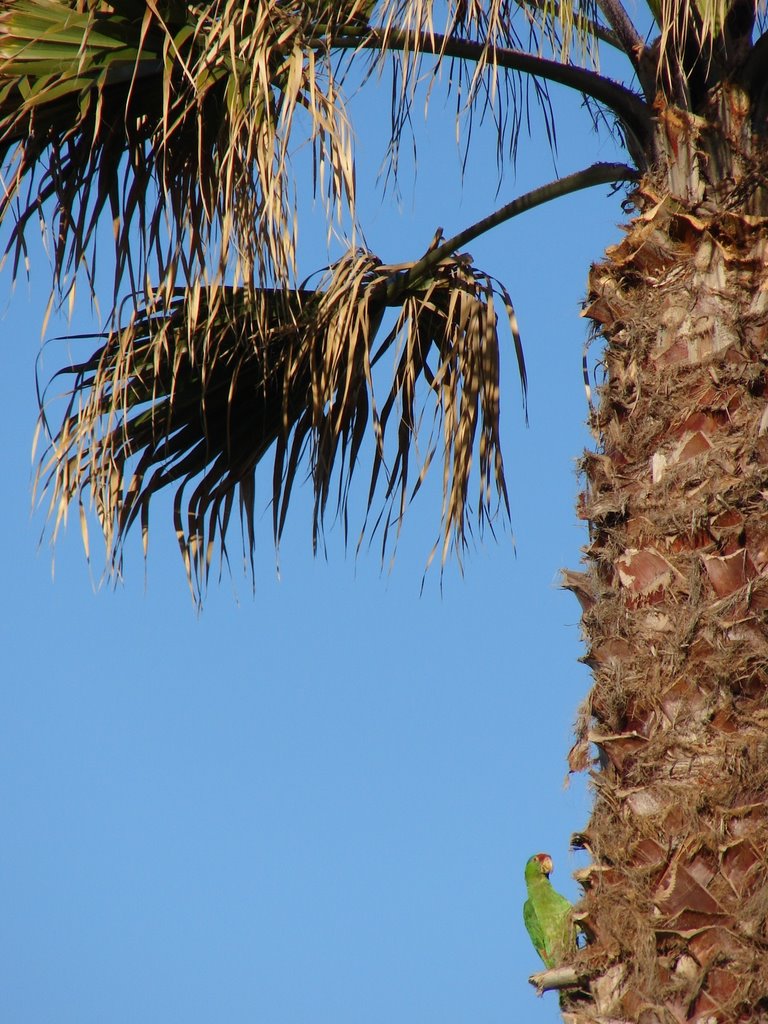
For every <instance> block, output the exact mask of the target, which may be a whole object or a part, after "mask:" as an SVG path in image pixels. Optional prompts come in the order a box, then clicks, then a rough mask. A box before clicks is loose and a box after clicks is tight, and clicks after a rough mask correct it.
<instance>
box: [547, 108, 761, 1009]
mask: <svg viewBox="0 0 768 1024" xmlns="http://www.w3.org/2000/svg"><path fill="white" fill-rule="evenodd" d="M711 109H712V111H713V115H714V116H713V117H712V118H711V120H709V122H708V121H707V119H704V118H702V119H699V118H693V117H689V116H688V115H686V114H684V113H683V112H681V111H677V110H670V109H666V110H662V111H660V112H659V122H658V123H659V128H658V138H657V145H658V160H657V166H658V167H661V168H663V171H661V172H659V173H658V175H657V176H656V177H648V178H647V179H646V180H645V181H644V182H643V184H642V186H641V187H640V188H639V190H638V192H637V193H636V195H635V196H634V203H635V208H636V210H637V211H639V215H638V216H637V217H636V219H635V220H634V221H633V222H632V224H631V225H630V226H629V228H628V229H627V232H626V237H625V238H624V240H623V241H622V242H621V244H619V245H617V246H615V247H614V248H612V249H610V250H608V252H607V254H606V259H605V261H604V262H603V263H601V264H600V265H598V266H595V267H593V268H592V271H591V274H590V280H589V288H590V303H589V307H588V309H587V310H586V314H585V315H586V316H588V317H590V318H591V319H592V320H593V321H594V323H595V324H596V326H597V329H598V330H599V333H600V334H601V335H602V336H603V338H604V339H605V355H604V367H605V381H604V385H603V387H602V388H601V394H600V405H599V409H598V410H597V411H596V413H595V416H594V427H595V430H596V432H597V435H598V437H599V439H600V443H599V446H598V450H597V451H596V452H593V453H588V454H586V456H585V458H584V463H583V468H584V475H585V478H586V489H585V491H584V493H583V494H582V496H581V499H580V515H581V516H582V517H583V518H584V519H585V520H587V522H588V523H589V527H590V543H589V546H588V547H587V549H586V557H585V562H586V565H587V571H586V572H584V573H566V578H565V585H566V586H568V587H570V588H571V589H572V590H574V592H575V593H576V594H577V596H578V597H579V599H580V601H581V603H582V607H583V609H584V615H583V620H582V622H583V630H584V634H585V640H586V643H587V654H586V657H585V660H586V661H587V663H588V664H589V665H590V666H591V667H592V669H593V671H594V688H593V690H592V692H591V694H590V696H589V698H588V700H587V703H586V705H585V707H584V708H583V709H582V714H581V717H580V720H579V723H578V726H577V744H576V746H575V747H574V749H573V751H572V752H571V767H572V768H573V769H581V768H584V767H586V766H587V763H588V760H589V757H590V751H592V752H594V751H595V750H596V751H597V753H598V762H597V763H596V764H593V765H592V768H593V770H592V779H593V784H594V790H595V794H596V799H595V805H594V812H593V814H592V817H591V819H590V821H589V823H588V825H587V826H586V828H585V829H584V831H583V833H582V834H581V835H579V836H576V837H575V842H576V845H581V846H583V847H585V848H587V849H588V850H589V851H590V852H591V854H592V856H593V864H592V865H591V866H590V867H589V868H587V869H585V870H583V871H580V872H578V873H577V877H578V878H579V880H580V882H581V883H582V885H583V887H584V891H585V894H584V898H583V900H582V902H581V903H580V904H579V906H578V908H577V918H578V919H580V922H581V925H582V928H583V930H584V932H585V933H586V935H587V937H588V942H587V945H586V946H585V947H584V948H583V949H582V950H581V951H580V952H579V954H578V956H577V958H576V961H575V963H574V965H573V966H574V967H575V968H576V972H577V973H578V974H579V975H580V979H581V980H580V983H579V985H577V986H574V987H572V988H570V989H569V990H568V991H567V993H566V994H564V995H563V997H562V1006H563V1013H564V1018H565V1020H566V1021H568V1022H572V1024H576V1022H579V1024H583V1022H586V1021H591V1022H598V1021H599V1022H606V1024H607V1022H611V1024H618V1022H625V1021H626V1022H629V1021H631V1022H638V1024H640V1022H642V1024H654V1022H659V1024H662V1022H663V1024H674V1022H683V1021H685V1022H689V1021H690V1022H700V1024H703V1022H708V1024H709V1022H712V1024H715V1022H730V1021H750V1022H758V1021H768V921H767V915H768V686H767V685H766V683H768V517H767V516H766V500H767V499H768V368H767V361H768V217H766V216H765V214H766V213H768V208H766V202H765V194H766V193H765V191H764V186H765V184H766V181H767V180H768V179H767V178H766V175H765V171H766V168H765V165H763V166H760V165H759V163H758V161H757V160H756V159H753V157H752V151H753V150H754V152H757V150H758V146H757V145H753V143H754V142H755V141H756V140H754V139H752V137H751V132H750V130H749V125H748V121H747V118H748V108H747V107H745V105H744V103H743V102H742V98H741V97H740V96H738V95H737V94H734V93H732V94H725V93H721V94H720V95H718V96H717V97H714V98H713V100H712V103H711ZM716 119H717V120H719V124H720V127H717V128H712V127H711V126H712V125H713V124H715V123H716ZM763 143H764V140H763ZM762 148H763V149H764V148H765V146H764V145H763V146H762Z"/></svg>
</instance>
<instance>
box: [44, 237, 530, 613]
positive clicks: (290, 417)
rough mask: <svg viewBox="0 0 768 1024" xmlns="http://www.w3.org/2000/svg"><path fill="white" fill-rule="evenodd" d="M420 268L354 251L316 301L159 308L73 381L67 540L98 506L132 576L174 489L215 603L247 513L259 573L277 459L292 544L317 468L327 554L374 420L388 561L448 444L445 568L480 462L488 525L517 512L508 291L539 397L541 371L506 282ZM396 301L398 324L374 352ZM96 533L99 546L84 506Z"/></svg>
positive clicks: (209, 299)
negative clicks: (136, 538) (134, 533)
mask: <svg viewBox="0 0 768 1024" xmlns="http://www.w3.org/2000/svg"><path fill="white" fill-rule="evenodd" d="M415 266H416V264H403V265H399V266H396V267H395V266H386V265H383V264H381V263H380V262H379V260H378V259H377V258H376V257H375V256H373V255H372V254H370V253H368V252H361V251H354V252H350V253H349V254H348V255H347V256H346V257H345V258H343V259H342V260H340V261H339V262H338V263H337V264H336V265H334V266H333V267H332V268H330V270H329V271H328V273H327V275H326V277H325V279H324V280H322V281H321V282H320V285H319V286H318V287H317V288H315V289H313V290H309V289H300V290H294V291H276V290H269V289H261V290H256V291H254V292H248V291H246V290H244V289H233V288H221V287H217V288H209V289H200V290H199V291H198V292H197V293H196V294H195V296H194V301H192V297H191V296H190V294H189V293H180V294H179V295H178V296H177V297H176V299H175V300H174V301H172V302H170V303H169V304H168V306H167V308H165V309H162V310H161V309H160V308H159V307H158V306H157V304H156V303H153V304H152V306H151V307H150V309H149V311H145V312H144V313H139V314H135V313H134V315H133V316H132V318H131V319H130V322H129V323H127V324H126V325H125V326H124V327H123V328H122V329H120V330H115V331H113V332H112V333H111V334H110V335H109V336H107V337H106V340H105V341H104V343H103V344H102V345H101V346H100V347H99V348H98V349H97V351H96V352H94V353H93V355H92V356H91V357H90V358H89V359H86V360H85V361H84V362H82V363H81V364H79V365H76V366H72V367H68V368H66V369H65V370H63V371H61V372H62V373H64V374H67V375H71V376H72V377H73V378H74V380H73V385H72V390H71V394H70V399H69V404H68V408H67V411H66V414H65V415H64V418H63V422H62V424H61V426H60V428H59V429H58V430H57V431H56V432H55V433H53V435H52V436H51V444H50V448H49V450H48V451H47V452H46V454H45V455H44V457H43V460H42V462H41V467H40V481H41V485H42V487H43V489H44V490H47V492H48V494H49V498H50V505H49V515H50V517H51V519H52V521H53V533H54V536H55V534H56V533H57V531H58V529H59V526H60V525H61V523H62V522H63V521H64V520H65V518H66V515H67V510H68V507H69V506H70V504H71V503H72V502H73V501H74V500H77V502H78V503H79V505H80V507H81V510H84V509H85V508H86V506H87V505H88V504H89V501H88V497H90V503H92V504H93V506H94V507H95V510H96V513H97V515H98V518H99V522H100V524H101V528H102V530H103V533H104V538H105V541H106V545H107V550H108V557H109V565H110V568H111V570H112V571H114V572H119V570H120V564H121V559H122V551H123V544H124V540H125V537H126V534H127V533H128V531H129V530H130V528H131V526H132V525H133V524H135V523H136V522H137V521H138V522H139V523H140V524H141V530H142V534H143V537H144V543H145V552H146V543H147V537H148V528H149V506H150V503H151V500H152V498H153V497H154V496H155V495H156V494H157V493H158V492H160V491H161V490H163V489H164V488H166V487H173V488H175V498H174V518H175V524H176V531H177V535H178V539H179V543H180V546H181V550H182V554H183V556H184V560H185V564H186V570H187V575H188V579H189V581H190V585H191V586H192V587H193V590H194V592H195V593H196V594H197V595H198V596H199V595H200V593H201V592H202V590H203V589H204V586H205V583H206V580H207V577H208V573H209V569H210V565H211V559H212V554H213V551H214V548H215V547H216V545H217V544H218V545H219V547H220V549H221V552H222V554H223V555H224V556H226V547H225V537H226V533H227V530H228V527H229V525H230V520H231V515H232V511H233V509H234V508H235V502H236V501H237V503H238V506H239V512H240V516H241V519H242V522H243V524H244V527H243V529H244V543H245V547H246V550H247V551H248V553H249V555H250V557H251V566H252V556H253V550H254V545H255V527H254V523H255V508H256V488H255V471H256V467H257V465H258V464H259V463H260V462H261V461H262V460H263V459H264V457H265V456H266V455H267V454H268V453H269V452H272V455H273V472H272V487H271V494H269V495H266V496H265V497H270V498H271V501H272V510H273V524H274V536H275V542H276V543H277V542H279V539H280V536H281V534H282V532H283V528H284V525H285V519H286V513H287V509H288V504H289V500H290V496H291V492H292V489H293V486H294V484H295V482H296V479H297V476H298V474H299V472H300V470H301V468H302V466H303V464H304V463H305V462H308V465H309V472H310V475H311V478H312V482H313V487H314V495H315V500H314V516H313V520H314V521H313V537H314V543H315V545H316V544H317V541H318V536H319V531H320V530H321V529H322V524H323V520H324V516H325V513H326V509H327V507H328V503H329V498H331V497H332V496H334V500H333V501H332V502H331V506H332V507H333V508H334V509H335V510H336V511H338V512H340V513H341V515H342V516H343V518H344V521H345V523H346V515H347V498H348V489H349V483H350V480H351V478H352V475H353V473H354V471H355V469H356V467H357V465H358V463H359V461H360V459H361V454H362V451H363V441H364V436H365V435H366V433H368V432H369V430H370V426H371V425H372V427H373V436H374V438H375V443H374V446H373V452H372V455H371V476H370V488H369V494H368V510H369V511H370V510H371V509H372V507H373V504H374V500H375V498H376V495H377V493H378V491H379V490H380V489H381V490H383V500H382V509H381V511H380V513H379V514H378V517H377V518H376V521H375V523H374V526H373V529H374V530H375V529H376V527H380V529H381V534H382V545H383V547H382V551H384V550H385V549H388V548H389V549H392V548H393V546H394V544H395V542H396V538H397V533H398V531H399V526H400V523H401V521H402V517H403V514H404V512H405V508H406V505H407V504H408V502H409V500H410V499H411V497H412V496H413V494H415V492H416V491H417V490H418V489H419V487H420V485H421V483H422V481H423V479H424V477H425V474H426V473H427V471H428V468H429V466H430V464H431V462H432V461H433V458H434V455H435V452H436V449H437V447H438V445H439V444H442V446H443V449H444V456H443V510H442V529H443V542H442V557H443V559H445V557H446V555H447V553H448V550H449V548H450V546H451V544H452V543H454V544H456V545H457V547H458V548H461V547H463V546H464V545H465V544H466V542H467V539H468V535H469V533H470V532H471V525H470V522H469V514H470V502H471V497H470V481H471V477H472V475H473V474H472V468H473V465H475V466H476V467H477V472H476V477H477V480H478V490H477V507H476V516H477V522H478V526H479V528H480V529H482V527H483V526H484V525H485V524H487V523H489V522H490V521H491V519H492V517H493V516H494V515H495V514H496V513H497V511H498V508H499V502H501V505H502V507H503V509H504V510H506V512H508V500H507V490H506V484H505V480H504V465H503V460H502V455H501V446H500V435H499V415H500V412H499V339H498V328H497V315H496V311H495V300H494V296H495V295H500V296H501V298H502V301H503V303H504V304H505V306H506V309H507V311H508V314H509V318H510V324H511V327H512V331H513V334H514V338H515V346H516V351H517V355H518V360H519V368H520V372H521V377H522V381H523V385H525V369H524V365H523V363H522V353H521V351H520V347H519V337H518V336H517V329H516V325H515V320H514V313H513V310H512V307H511V304H510V302H509V298H508V296H507V294H506V292H505V291H504V289H503V288H502V287H501V286H500V285H498V283H496V282H494V281H493V280H492V279H491V278H489V277H488V276H487V275H485V274H483V273H481V272H480V271H478V270H476V269H475V268H474V267H473V266H472V265H471V263H470V261H469V260H468V258H466V257H463V256H452V257H448V258H445V259H443V260H441V262H440V263H439V265H438V266H437V267H432V268H430V271H429V277H428V278H427V279H426V280H423V281H420V282H419V284H418V285H417V286H414V285H413V283H412V282H413V274H411V276H410V277H409V276H408V274H409V271H413V268H414V267H415ZM406 283H407V285H406ZM388 305H396V306H397V307H398V308H399V312H398V315H397V318H396V321H395V323H394V325H393V326H392V327H391V329H389V330H388V331H387V333H386V336H385V337H384V339H383V340H382V341H381V342H380V343H379V345H378V348H377V349H374V338H375V335H376V332H377V330H378V329H379V327H380V325H381V324H382V319H383V317H384V314H385V311H386V308H387V306H388ZM387 351H389V352H391V353H393V354H394V369H393V374H392V377H391V379H390V380H389V381H388V382H387V383H386V384H385V385H378V384H377V385H376V387H374V379H376V381H378V379H379V374H380V373H383V370H382V369H381V368H377V369H376V370H374V364H375V363H376V362H378V361H380V360H381V358H382V356H383V354H384V353H385V352H387ZM57 376H60V375H57ZM419 382H422V383H421V386H419ZM379 388H381V389H382V394H383V399H382V401H381V403H380V404H379V402H378V401H377V398H376V391H378V390H379ZM429 396H431V399H432V403H431V404H432V417H433V419H432V424H431V426H430V427H428V426H426V425H425V415H426V409H425V407H424V403H425V402H427V399H428V397H429ZM369 421H370V422H369ZM390 434H394V435H395V438H396V440H395V441H394V443H393V444H392V445H390V444H389V443H388V442H387V438H388V437H389V435H390ZM379 484H381V487H380V488H379V486H378V485H379ZM81 523H82V524H83V530H84V541H85V544H86V551H88V541H87V526H86V520H85V514H84V512H83V511H81ZM363 529H364V530H365V526H364V527H363ZM361 537H362V534H361Z"/></svg>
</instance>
